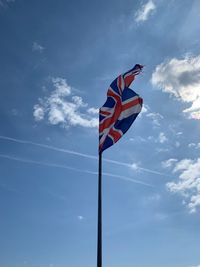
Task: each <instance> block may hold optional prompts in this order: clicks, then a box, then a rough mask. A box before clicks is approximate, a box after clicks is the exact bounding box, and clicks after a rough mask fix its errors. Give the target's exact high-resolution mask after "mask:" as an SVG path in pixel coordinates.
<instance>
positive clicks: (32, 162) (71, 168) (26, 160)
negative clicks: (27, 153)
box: [0, 154, 154, 187]
mask: <svg viewBox="0 0 200 267" xmlns="http://www.w3.org/2000/svg"><path fill="white" fill-rule="evenodd" d="M0 157H1V158H4V159H7V160H14V161H18V162H22V163H28V164H35V165H41V166H46V167H54V168H62V169H68V170H71V171H76V172H81V173H88V174H92V175H96V176H97V175H98V172H96V171H89V170H83V169H77V168H73V167H70V166H67V165H62V164H54V163H47V162H41V161H35V160H30V159H24V158H19V157H15V156H10V155H5V154H0ZM103 175H105V176H108V177H115V178H118V179H121V180H124V181H127V182H132V183H135V184H140V185H144V186H148V187H154V186H153V185H151V184H148V183H145V182H142V181H140V180H136V179H132V178H130V177H126V176H123V175H117V174H113V173H107V172H103Z"/></svg>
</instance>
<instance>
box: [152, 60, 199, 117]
mask: <svg viewBox="0 0 200 267" xmlns="http://www.w3.org/2000/svg"><path fill="white" fill-rule="evenodd" d="M151 81H152V84H153V85H155V86H157V87H159V88H160V89H161V90H162V91H163V92H166V93H169V94H170V95H172V96H173V97H175V98H177V99H178V100H180V101H182V102H184V103H190V104H191V106H190V107H189V108H187V109H185V110H183V112H184V113H185V114H187V115H188V118H193V119H200V90H199V88H200V56H197V57H192V56H186V57H185V58H183V59H177V58H172V59H170V60H168V61H166V62H163V63H161V64H160V65H158V66H157V67H156V69H155V71H154V72H153V75H152V79H151Z"/></svg>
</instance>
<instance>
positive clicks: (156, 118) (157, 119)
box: [146, 112, 163, 126]
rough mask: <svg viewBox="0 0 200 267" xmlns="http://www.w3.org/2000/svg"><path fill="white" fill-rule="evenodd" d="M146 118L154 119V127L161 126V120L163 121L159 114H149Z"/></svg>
mask: <svg viewBox="0 0 200 267" xmlns="http://www.w3.org/2000/svg"><path fill="white" fill-rule="evenodd" d="M146 117H148V118H150V119H152V122H153V125H154V126H160V120H162V119H163V116H162V115H160V114H159V113H154V112H151V113H147V114H146Z"/></svg>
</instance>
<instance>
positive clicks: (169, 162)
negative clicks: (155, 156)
mask: <svg viewBox="0 0 200 267" xmlns="http://www.w3.org/2000/svg"><path fill="white" fill-rule="evenodd" d="M177 161H178V160H177V159H174V158H171V159H168V160H165V161H163V162H162V167H163V168H171V167H172V166H174V164H175V163H176V162H177Z"/></svg>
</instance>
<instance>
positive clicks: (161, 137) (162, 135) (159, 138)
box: [158, 132, 168, 144]
mask: <svg viewBox="0 0 200 267" xmlns="http://www.w3.org/2000/svg"><path fill="white" fill-rule="evenodd" d="M167 140H168V139H167V137H166V136H165V134H164V133H163V132H161V133H160V134H159V136H158V141H159V142H160V143H161V144H163V143H165V142H166V141H167Z"/></svg>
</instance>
